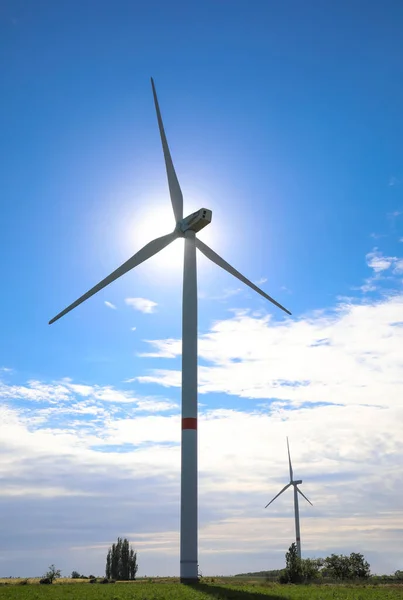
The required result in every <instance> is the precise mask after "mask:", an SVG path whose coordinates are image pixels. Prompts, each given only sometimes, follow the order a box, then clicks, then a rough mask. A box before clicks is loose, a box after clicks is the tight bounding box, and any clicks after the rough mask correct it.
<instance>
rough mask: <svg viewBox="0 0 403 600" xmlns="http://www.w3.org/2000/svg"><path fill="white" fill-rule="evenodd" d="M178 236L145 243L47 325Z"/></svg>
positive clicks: (171, 234) (169, 236)
mask: <svg viewBox="0 0 403 600" xmlns="http://www.w3.org/2000/svg"><path fill="white" fill-rule="evenodd" d="M178 237H179V235H178V233H177V232H176V231H174V232H173V233H169V234H168V235H163V236H162V237H159V238H156V239H155V240H153V241H152V242H149V243H148V244H146V245H145V246H144V247H143V248H142V249H141V250H139V251H138V252H136V254H134V256H132V257H131V258H129V260H127V261H126V262H125V263H123V265H121V266H120V267H118V268H117V269H116V270H115V271H113V273H111V274H110V275H108V277H105V279H103V280H102V281H100V282H99V283H97V285H95V286H94V287H93V288H91V289H90V290H89V291H88V292H87V293H86V294H84V295H83V296H81V297H80V298H79V299H78V300H76V301H75V302H73V304H70V306H68V307H67V308H65V309H64V310H63V311H62V312H60V313H59V314H58V315H56V317H54V318H53V319H52V320H51V321H49V325H51V324H52V323H54V322H55V321H57V320H58V319H60V317H63V316H64V315H65V314H67V313H68V312H70V311H71V310H73V308H76V306H78V305H79V304H81V303H82V302H84V301H85V300H88V298H91V296H93V295H94V294H96V293H97V292H99V291H100V290H102V288H104V287H105V286H107V285H109V284H110V283H112V281H115V279H118V277H121V276H122V275H124V274H125V273H127V272H128V271H130V270H131V269H133V268H134V267H137V265H139V264H140V263H142V262H144V261H145V260H147V259H148V258H151V256H154V254H157V252H159V251H160V250H163V249H164V248H165V247H166V246H168V244H170V243H171V242H173V241H174V240H175V239H177V238H178Z"/></svg>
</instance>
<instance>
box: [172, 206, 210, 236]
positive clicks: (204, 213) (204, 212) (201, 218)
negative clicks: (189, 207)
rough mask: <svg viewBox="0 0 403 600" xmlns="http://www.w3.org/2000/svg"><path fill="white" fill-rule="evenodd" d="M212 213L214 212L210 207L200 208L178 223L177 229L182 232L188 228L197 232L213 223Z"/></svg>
mask: <svg viewBox="0 0 403 600" xmlns="http://www.w3.org/2000/svg"><path fill="white" fill-rule="evenodd" d="M212 215H213V213H212V212H211V210H209V209H208V208H200V210H198V211H196V212H194V213H192V214H191V215H189V216H188V217H185V219H183V220H182V221H181V222H180V223H178V225H177V229H178V230H179V231H181V232H182V233H185V231H188V230H191V231H194V232H195V233H197V232H198V231H200V230H201V229H203V227H206V225H209V224H210V223H211V218H212Z"/></svg>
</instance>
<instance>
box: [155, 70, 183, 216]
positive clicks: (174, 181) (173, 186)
mask: <svg viewBox="0 0 403 600" xmlns="http://www.w3.org/2000/svg"><path fill="white" fill-rule="evenodd" d="M151 85H152V88H153V95H154V104H155V110H156V111H157V119H158V127H159V130H160V135H161V142H162V149H163V151H164V158H165V167H166V170H167V176H168V185H169V193H170V196H171V202H172V208H173V211H174V215H175V219H176V222H177V223H179V221H182V219H183V196H182V191H181V188H180V185H179V181H178V178H177V176H176V173H175V169H174V165H173V162H172V157H171V153H170V151H169V147H168V142H167V138H166V135H165V130H164V124H163V122H162V118H161V112H160V107H159V104H158V98H157V92H156V91H155V85H154V80H153V78H152V77H151Z"/></svg>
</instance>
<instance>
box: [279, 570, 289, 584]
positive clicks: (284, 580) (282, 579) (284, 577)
mask: <svg viewBox="0 0 403 600" xmlns="http://www.w3.org/2000/svg"><path fill="white" fill-rule="evenodd" d="M278 582H279V583H281V584H284V583H289V582H290V580H289V578H288V575H287V571H286V570H285V569H284V570H283V572H282V573H281V575H280V576H279V578H278Z"/></svg>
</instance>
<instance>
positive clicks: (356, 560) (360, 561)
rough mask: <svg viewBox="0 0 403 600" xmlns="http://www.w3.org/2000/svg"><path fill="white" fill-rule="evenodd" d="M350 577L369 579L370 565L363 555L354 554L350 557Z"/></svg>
mask: <svg viewBox="0 0 403 600" xmlns="http://www.w3.org/2000/svg"><path fill="white" fill-rule="evenodd" d="M349 561H350V577H351V578H352V579H368V577H369V576H370V574H371V571H370V568H369V563H368V562H367V561H366V560H365V558H364V556H363V555H362V554H358V553H357V552H352V553H351V554H350V557H349Z"/></svg>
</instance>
